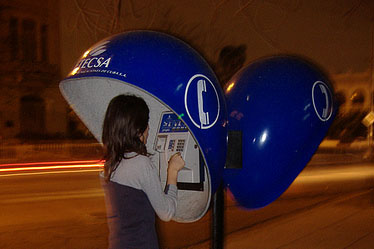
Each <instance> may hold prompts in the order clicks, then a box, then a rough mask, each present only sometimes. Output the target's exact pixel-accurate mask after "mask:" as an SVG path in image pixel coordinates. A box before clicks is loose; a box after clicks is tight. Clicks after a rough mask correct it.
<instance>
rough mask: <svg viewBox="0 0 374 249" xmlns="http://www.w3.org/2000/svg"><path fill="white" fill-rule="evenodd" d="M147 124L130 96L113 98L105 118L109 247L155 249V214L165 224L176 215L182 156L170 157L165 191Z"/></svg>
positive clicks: (139, 102) (142, 106) (142, 107)
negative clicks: (152, 157) (153, 159)
mask: <svg viewBox="0 0 374 249" xmlns="http://www.w3.org/2000/svg"><path fill="white" fill-rule="evenodd" d="M148 119H149V109H148V106H147V104H146V103H145V101H144V100H143V99H142V98H139V97H136V96H132V95H119V96H117V97H115V98H113V99H112V100H111V102H110V103H109V106H108V108H107V111H106V114H105V119H104V125H103V134H102V141H103V144H104V148H105V155H104V159H105V160H106V162H105V165H104V175H103V176H104V179H105V183H104V189H105V194H106V200H107V211H108V225H109V248H126V249H127V248H136V249H141V248H145V249H151V248H158V239H157V234H156V229H155V213H156V214H157V215H158V217H159V218H160V219H161V220H164V221H169V220H170V219H171V218H172V217H173V216H174V214H175V211H176V205H177V186H176V184H177V177H178V171H179V170H180V169H182V168H183V167H184V161H183V159H182V157H181V155H180V154H175V155H173V156H172V157H171V158H170V160H169V166H168V170H167V184H166V187H165V191H163V190H162V187H161V182H160V179H159V176H158V169H157V168H156V167H155V166H154V165H153V164H152V163H151V161H150V159H149V157H148V153H147V149H146V143H147V138H148V130H149V126H148Z"/></svg>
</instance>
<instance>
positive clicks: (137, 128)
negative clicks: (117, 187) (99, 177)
mask: <svg viewBox="0 0 374 249" xmlns="http://www.w3.org/2000/svg"><path fill="white" fill-rule="evenodd" d="M148 120H149V109H148V106H147V104H146V103H145V101H144V100H143V99H142V98H139V97H136V96H133V95H118V96H117V97H114V98H113V99H112V100H111V101H110V103H109V105H108V108H107V110H106V113H105V118H104V124H103V134H102V141H103V144H104V159H105V164H104V176H105V180H106V181H109V180H110V177H111V175H112V173H113V172H114V171H115V170H116V169H117V167H118V165H119V163H120V162H121V160H122V159H123V158H126V157H125V153H127V152H136V153H137V154H141V155H148V154H147V148H146V146H145V144H144V143H143V142H142V141H141V140H140V137H141V136H142V135H143V133H144V131H145V130H146V129H147V126H148Z"/></svg>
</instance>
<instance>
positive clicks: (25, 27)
mask: <svg viewBox="0 0 374 249" xmlns="http://www.w3.org/2000/svg"><path fill="white" fill-rule="evenodd" d="M36 49H37V46H36V24H35V22H34V21H33V20H29V19H27V20H23V21H22V52H23V60H25V61H29V62H32V61H36V51H37V50H36Z"/></svg>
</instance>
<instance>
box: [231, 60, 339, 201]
mask: <svg viewBox="0 0 374 249" xmlns="http://www.w3.org/2000/svg"><path fill="white" fill-rule="evenodd" d="M225 95H226V101H227V108H228V115H229V118H228V119H229V125H228V129H229V130H232V131H241V132H242V144H243V147H242V153H243V154H242V156H243V164H242V168H239V169H225V171H224V181H225V184H226V185H227V186H228V187H229V188H230V190H231V192H232V193H233V195H234V196H235V199H236V200H237V201H238V202H239V204H241V205H242V206H243V207H245V208H260V207H263V206H265V205H267V204H269V203H271V202H272V201H274V200H275V199H276V198H278V197H279V196H280V195H281V194H282V193H283V192H284V191H285V190H286V189H287V188H288V187H289V186H290V184H291V183H292V182H293V181H294V179H295V178H296V177H297V176H298V174H299V173H300V172H301V171H302V170H303V169H304V167H305V166H306V165H307V163H308V162H309V160H310V159H311V157H312V155H313V154H314V153H315V151H316V149H317V148H318V146H319V144H320V143H321V141H322V140H323V138H324V137H325V135H326V132H327V130H328V128H329V126H330V125H331V123H332V121H333V119H334V117H335V114H336V105H335V103H334V99H333V89H332V87H331V85H330V83H329V82H328V80H327V78H326V77H325V76H324V75H323V73H321V72H320V71H319V70H318V69H317V68H316V67H315V66H313V65H312V64H310V63H309V62H306V61H304V60H301V59H299V58H295V57H291V56H277V57H270V58H265V59H262V60H259V61H256V62H254V63H252V64H250V65H249V66H247V67H245V68H243V69H242V70H241V71H239V72H238V73H237V74H235V75H234V76H233V78H232V79H231V80H230V81H229V83H228V87H227V89H225Z"/></svg>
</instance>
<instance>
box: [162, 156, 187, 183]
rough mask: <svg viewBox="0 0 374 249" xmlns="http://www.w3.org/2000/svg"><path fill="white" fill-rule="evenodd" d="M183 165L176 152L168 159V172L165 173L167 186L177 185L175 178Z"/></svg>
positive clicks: (180, 157)
mask: <svg viewBox="0 0 374 249" xmlns="http://www.w3.org/2000/svg"><path fill="white" fill-rule="evenodd" d="M184 165H185V162H184V160H183V158H182V156H181V154H180V153H179V152H178V153H176V154H174V155H172V156H171V157H170V160H169V163H168V172H167V181H166V183H167V184H174V185H177V178H178V172H179V170H181V169H182V168H183V167H184Z"/></svg>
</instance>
